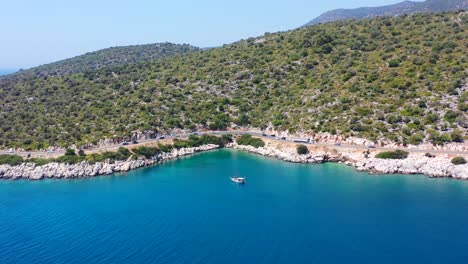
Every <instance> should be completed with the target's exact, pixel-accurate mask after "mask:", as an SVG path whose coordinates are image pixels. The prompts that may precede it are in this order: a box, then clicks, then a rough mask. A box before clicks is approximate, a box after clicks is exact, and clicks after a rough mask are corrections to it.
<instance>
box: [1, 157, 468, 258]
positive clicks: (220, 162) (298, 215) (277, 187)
mask: <svg viewBox="0 0 468 264" xmlns="http://www.w3.org/2000/svg"><path fill="white" fill-rule="evenodd" d="M232 175H242V176H246V177H247V179H248V183H247V184H246V185H245V186H237V185H236V184H234V183H232V182H230V181H229V179H228V177H229V176H232ZM467 260H468V182H467V181H457V180H450V179H429V178H426V177H424V176H404V175H390V176H382V175H380V176H375V175H369V174H367V173H359V172H356V171H355V170H354V169H353V168H350V167H346V166H342V165H338V164H324V165H302V164H291V163H284V162H280V161H276V160H273V159H267V158H263V157H260V156H255V155H251V154H247V153H243V152H236V151H232V150H221V151H215V152H210V153H204V154H200V155H196V156H194V157H190V158H186V159H182V160H178V161H172V162H168V163H165V164H163V165H160V166H156V167H151V168H146V169H141V170H136V171H133V172H130V173H127V174H120V175H115V176H108V177H99V178H94V179H87V180H70V181H66V180H65V181H64V180H47V181H39V182H27V181H0V263H4V264H6V263H28V264H29V263H457V264H460V263H466V261H467Z"/></svg>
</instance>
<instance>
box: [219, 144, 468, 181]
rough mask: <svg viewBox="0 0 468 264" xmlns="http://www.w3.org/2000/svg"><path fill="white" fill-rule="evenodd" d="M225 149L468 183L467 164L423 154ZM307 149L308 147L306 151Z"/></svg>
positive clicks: (287, 147) (277, 147) (268, 147)
mask: <svg viewBox="0 0 468 264" xmlns="http://www.w3.org/2000/svg"><path fill="white" fill-rule="evenodd" d="M227 147H228V148H232V149H237V150H242V151H247V152H250V153H253V154H258V155H261V156H265V157H271V158H275V159H278V160H282V161H286V162H292V163H310V164H318V163H324V162H335V163H341V164H345V165H348V166H352V167H354V168H355V169H356V170H358V171H362V172H370V173H378V174H409V175H411V174H420V175H425V176H427V177H430V178H454V179H464V180H468V164H463V165H454V164H452V163H451V159H450V158H449V157H434V158H429V157H425V156H424V155H423V154H414V153H413V154H410V156H409V157H408V158H407V159H378V158H375V154H377V153H378V152H372V153H369V154H368V157H366V154H364V152H356V151H348V152H346V151H341V152H339V151H336V149H331V150H330V149H326V148H324V149H323V150H318V151H317V150H314V151H310V152H309V154H306V155H299V154H297V152H296V149H295V147H292V146H291V145H290V144H279V145H278V144H276V145H274V144H271V142H267V145H266V146H265V147H260V148H254V147H252V146H244V145H237V144H236V143H231V144H229V145H228V146H227ZM309 150H310V148H309Z"/></svg>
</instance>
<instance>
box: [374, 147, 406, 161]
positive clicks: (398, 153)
mask: <svg viewBox="0 0 468 264" xmlns="http://www.w3.org/2000/svg"><path fill="white" fill-rule="evenodd" d="M408 154H409V153H408V152H406V151H403V150H399V149H398V150H395V151H387V152H381V153H379V154H377V155H375V157H376V158H378V159H406V158H407V157H408Z"/></svg>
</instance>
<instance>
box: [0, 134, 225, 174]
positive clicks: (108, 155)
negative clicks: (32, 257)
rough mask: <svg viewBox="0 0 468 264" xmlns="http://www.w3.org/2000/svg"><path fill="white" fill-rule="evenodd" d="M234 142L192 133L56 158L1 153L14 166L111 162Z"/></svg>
mask: <svg viewBox="0 0 468 264" xmlns="http://www.w3.org/2000/svg"><path fill="white" fill-rule="evenodd" d="M230 142H232V135H229V134H226V135H222V136H220V137H218V136H214V135H202V136H201V137H199V136H196V135H191V136H190V137H189V139H188V140H174V144H166V145H164V144H159V145H158V146H157V147H146V146H140V147H137V148H134V149H132V150H129V149H127V148H124V147H120V148H118V149H117V151H115V152H114V151H106V152H103V153H93V154H88V155H87V154H85V152H84V151H83V150H80V151H79V155H76V153H75V151H74V150H73V149H66V151H65V154H64V155H63V156H60V157H58V158H55V159H43V158H31V159H30V158H27V159H26V160H25V159H23V157H21V156H18V155H0V165H2V164H9V165H12V166H16V165H20V164H21V163H24V162H30V163H34V164H36V165H37V166H41V165H45V164H48V163H51V162H58V163H66V164H77V163H80V162H83V161H87V162H89V163H91V164H93V163H96V162H110V163H113V162H115V161H121V160H127V159H129V158H133V159H137V158H139V157H145V158H147V159H150V158H153V157H155V156H157V155H158V154H160V153H163V152H170V151H172V150H173V149H174V148H176V149H180V148H191V147H199V146H202V145H207V144H215V145H219V146H221V147H223V146H225V145H226V144H228V143H230Z"/></svg>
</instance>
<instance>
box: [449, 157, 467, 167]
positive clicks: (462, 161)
mask: <svg viewBox="0 0 468 264" xmlns="http://www.w3.org/2000/svg"><path fill="white" fill-rule="evenodd" d="M452 164H455V165H462V164H466V160H465V158H463V157H455V158H453V159H452Z"/></svg>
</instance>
